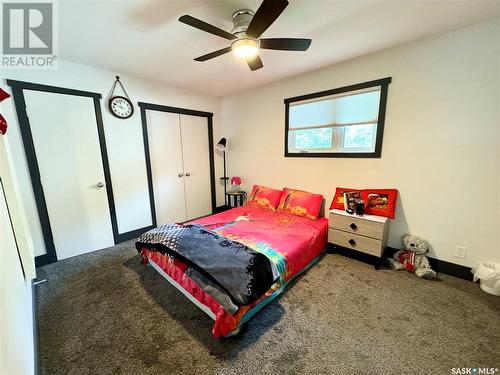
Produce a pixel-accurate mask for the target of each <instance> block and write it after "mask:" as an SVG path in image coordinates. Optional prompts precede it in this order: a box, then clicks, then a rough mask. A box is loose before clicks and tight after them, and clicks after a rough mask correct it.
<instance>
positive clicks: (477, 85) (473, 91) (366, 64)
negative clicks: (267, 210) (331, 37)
mask: <svg viewBox="0 0 500 375" xmlns="http://www.w3.org/2000/svg"><path fill="white" fill-rule="evenodd" d="M499 33H500V22H499V20H498V19H497V20H495V21H493V22H488V23H483V24H478V25H475V26H472V27H468V28H464V29H460V30H456V31H453V32H449V33H446V34H442V35H439V36H436V37H432V38H429V39H425V40H422V41H417V42H413V43H411V44H407V45H404V46H401V47H397V48H394V49H390V50H386V51H382V52H379V53H376V54H372V55H368V56H364V57H361V58H357V59H354V60H351V61H347V62H344V63H341V64H337V65H333V66H331V67H328V68H324V69H321V70H317V71H314V72H310V73H307V74H303V75H300V76H296V77H293V78H289V79H286V80H283V81H279V82H276V83H273V84H270V85H267V86H264V87H260V88H256V89H253V90H250V91H247V92H243V93H239V94H236V95H232V96H229V97H226V98H223V101H222V122H223V126H224V127H223V130H224V134H225V135H226V136H227V137H228V139H229V142H230V143H229V145H230V146H229V150H228V154H229V170H230V174H231V175H233V174H236V175H240V176H242V178H243V181H244V184H243V185H244V187H245V188H246V189H247V190H248V189H249V188H250V186H251V185H252V184H265V185H269V186H273V187H276V188H282V187H285V186H288V187H294V188H302V189H305V190H309V191H312V192H315V193H322V194H323V195H324V196H325V198H326V201H327V204H329V203H330V201H331V200H332V197H333V194H334V192H335V187H336V186H343V187H353V188H356V187H359V188H363V187H370V188H392V187H395V188H397V189H399V191H400V199H399V200H398V204H397V213H396V220H394V221H393V222H392V223H391V231H390V238H389V246H392V247H400V236H401V234H403V233H404V232H410V233H413V234H415V235H420V236H422V237H424V238H426V239H427V240H428V241H429V242H430V243H431V244H432V246H433V249H432V251H431V256H432V257H436V258H439V259H442V260H445V261H449V262H453V263H458V264H462V265H467V266H472V265H474V264H475V261H477V260H479V259H492V260H497V261H500V238H499V235H498V233H499V232H500V221H499V212H500V211H499V207H500V206H499V200H500V189H499V183H500V179H499V173H500V161H499V149H500V136H499V131H500V121H499V113H498V107H499V104H500V102H499V88H500V82H499V67H500V61H499V53H500V51H499V46H500V43H499V42H498V40H499V39H498V36H499V35H500V34H499ZM332 53H335V49H334V46H332ZM389 76H390V77H392V83H391V84H390V85H389V96H388V102H387V117H386V122H385V134H384V142H383V148H382V158H380V159H341V158H338V159H337V158H285V157H284V156H283V154H284V127H285V120H284V115H285V114H284V104H283V99H285V98H289V97H293V96H297V95H302V94H307V93H311V92H316V91H321V90H326V89H331V88H335V87H341V86H346V85H350V84H355V83H360V82H365V81H370V80H373V79H378V78H383V77H389ZM455 245H463V246H467V247H468V249H469V250H468V253H467V257H466V259H460V258H456V257H454V255H453V253H454V249H455Z"/></svg>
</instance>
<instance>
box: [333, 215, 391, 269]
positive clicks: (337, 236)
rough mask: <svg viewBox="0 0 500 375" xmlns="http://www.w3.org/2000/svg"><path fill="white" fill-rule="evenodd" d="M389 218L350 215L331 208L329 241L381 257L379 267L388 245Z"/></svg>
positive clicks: (376, 265)
mask: <svg viewBox="0 0 500 375" xmlns="http://www.w3.org/2000/svg"><path fill="white" fill-rule="evenodd" d="M388 233H389V219H388V218H386V217H382V216H375V215H362V216H358V215H350V214H348V213H347V212H345V211H342V210H330V215H329V223H328V242H329V243H331V244H333V245H336V246H340V247H343V248H347V249H351V250H355V251H360V252H362V253H365V254H369V255H372V256H375V257H377V258H379V261H378V262H377V263H376V264H375V268H376V269H378V268H379V266H380V262H381V260H382V255H383V253H384V250H385V247H386V246H387V234H388Z"/></svg>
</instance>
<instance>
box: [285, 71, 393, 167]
mask: <svg viewBox="0 0 500 375" xmlns="http://www.w3.org/2000/svg"><path fill="white" fill-rule="evenodd" d="M390 82H391V78H384V79H381V80H377V81H371V82H365V83H360V84H357V85H352V86H348V87H342V88H338V89H333V90H328V91H322V92H318V93H314V94H308V95H304V96H299V97H295V98H290V99H285V109H286V124H285V156H303V157H307V156H312V157H372V158H376V157H380V155H381V151H382V135H383V129H384V118H385V105H386V99H387V86H388V85H389V83H390Z"/></svg>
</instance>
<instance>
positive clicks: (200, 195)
mask: <svg viewBox="0 0 500 375" xmlns="http://www.w3.org/2000/svg"><path fill="white" fill-rule="evenodd" d="M180 118H181V132H182V155H183V159H184V176H185V189H186V212H187V218H188V220H189V219H194V218H197V217H200V216H205V215H209V214H211V213H212V200H211V189H210V160H209V147H208V126H207V118H206V117H199V116H188V115H181V116H180Z"/></svg>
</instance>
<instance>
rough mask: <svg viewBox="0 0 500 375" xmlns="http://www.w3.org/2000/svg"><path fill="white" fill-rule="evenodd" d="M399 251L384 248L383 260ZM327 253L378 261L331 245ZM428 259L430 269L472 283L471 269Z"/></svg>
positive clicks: (366, 255)
mask: <svg viewBox="0 0 500 375" xmlns="http://www.w3.org/2000/svg"><path fill="white" fill-rule="evenodd" d="M398 250H399V249H395V248H393V247H386V249H385V252H384V259H385V258H389V257H392V255H393V254H394V253H395V252H396V251H398ZM328 251H329V252H332V253H337V254H340V255H344V256H347V257H349V258H352V259H356V260H359V261H362V262H366V263H373V262H376V261H377V260H378V258H377V257H374V256H372V255H368V254H365V253H361V252H359V251H355V250H351V249H347V248H344V247H340V246H336V245H333V244H331V243H329V244H328ZM427 259H429V263H430V265H431V268H432V269H433V270H434V271H436V272H440V273H445V274H447V275H451V276H455V277H458V278H459V279H464V280H469V281H472V278H473V274H472V273H471V268H470V267H466V266H461V265H459V264H455V263H450V262H446V261H444V260H440V259H436V258H431V257H427Z"/></svg>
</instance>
